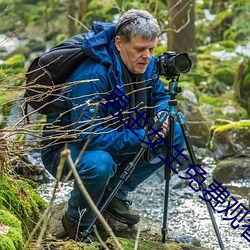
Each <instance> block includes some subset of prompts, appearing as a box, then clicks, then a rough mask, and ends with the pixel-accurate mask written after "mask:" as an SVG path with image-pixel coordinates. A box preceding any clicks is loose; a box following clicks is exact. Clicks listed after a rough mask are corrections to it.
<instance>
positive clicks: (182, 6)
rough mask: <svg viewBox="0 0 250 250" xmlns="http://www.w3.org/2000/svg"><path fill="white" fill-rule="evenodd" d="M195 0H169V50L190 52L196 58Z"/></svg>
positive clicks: (193, 58) (193, 59)
mask: <svg viewBox="0 0 250 250" xmlns="http://www.w3.org/2000/svg"><path fill="white" fill-rule="evenodd" d="M194 4H195V0H179V1H176V0H167V5H168V9H169V24H168V50H172V51H175V52H176V53H181V52H187V53H189V55H190V57H191V58H192V61H195V60H196V53H195V51H196V39H195V24H194V22H195V11H194Z"/></svg>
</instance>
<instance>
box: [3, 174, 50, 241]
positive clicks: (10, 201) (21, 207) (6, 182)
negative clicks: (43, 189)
mask: <svg viewBox="0 0 250 250" xmlns="http://www.w3.org/2000/svg"><path fill="white" fill-rule="evenodd" d="M0 206H3V207H5V208H6V209H8V210H9V211H10V212H11V213H13V214H14V215H15V216H16V217H17V218H18V219H19V220H20V221H21V225H22V230H23V234H24V237H25V238H27V236H28V235H29V232H31V231H32V230H33V228H34V225H35V223H36V222H37V221H38V220H39V218H40V215H41V214H40V212H41V210H44V209H45V207H46V203H45V201H44V200H43V199H42V198H41V197H40V195H39V194H38V192H37V191H36V190H35V189H34V188H33V187H32V186H31V185H30V184H28V183H27V182H25V181H23V180H14V179H12V178H10V177H8V176H4V178H1V179H0Z"/></svg>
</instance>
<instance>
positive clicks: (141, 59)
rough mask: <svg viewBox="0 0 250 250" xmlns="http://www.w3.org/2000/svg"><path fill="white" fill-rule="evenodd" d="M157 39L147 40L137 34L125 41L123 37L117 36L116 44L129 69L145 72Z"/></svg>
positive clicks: (140, 72) (135, 72)
mask: <svg viewBox="0 0 250 250" xmlns="http://www.w3.org/2000/svg"><path fill="white" fill-rule="evenodd" d="M156 44H157V39H154V40H146V39H143V38H142V37H141V36H140V35H136V36H135V37H134V38H132V40H131V41H130V42H129V43H124V42H123V41H122V39H121V37H119V36H116V37H115V46H116V48H117V50H118V51H119V52H120V56H121V59H122V61H123V62H124V64H125V65H126V66H127V68H128V70H129V71H130V72H132V73H134V74H143V73H144V72H145V71H146V69H147V66H148V64H149V62H150V59H151V57H152V55H153V52H154V48H155V47H156Z"/></svg>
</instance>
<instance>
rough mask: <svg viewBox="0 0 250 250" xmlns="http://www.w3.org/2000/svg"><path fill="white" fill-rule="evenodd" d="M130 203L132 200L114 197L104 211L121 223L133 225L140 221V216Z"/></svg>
mask: <svg viewBox="0 0 250 250" xmlns="http://www.w3.org/2000/svg"><path fill="white" fill-rule="evenodd" d="M131 205H132V201H129V200H120V199H118V198H116V197H114V198H113V200H112V201H111V202H110V204H109V205H108V207H107V208H106V210H105V211H106V212H107V213H108V214H110V215H111V216H112V217H114V218H115V219H116V220H118V221H120V222H122V223H125V224H128V225H135V224H137V223H138V222H139V221H140V216H139V214H138V213H137V212H136V211H134V210H132V209H131V208H130V206H131Z"/></svg>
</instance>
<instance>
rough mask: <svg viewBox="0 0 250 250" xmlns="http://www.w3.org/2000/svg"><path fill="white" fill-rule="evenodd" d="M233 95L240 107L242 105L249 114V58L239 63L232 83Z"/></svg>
mask: <svg viewBox="0 0 250 250" xmlns="http://www.w3.org/2000/svg"><path fill="white" fill-rule="evenodd" d="M234 88H235V96H236V98H237V100H238V102H239V103H240V105H241V106H242V107H244V108H245V109H246V110H247V112H248V114H249V115H250V102H249V95H250V59H249V58H245V60H244V61H243V62H242V63H241V64H240V66H239V68H238V71H237V76H236V78H235V83H234Z"/></svg>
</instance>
